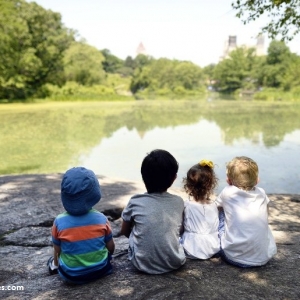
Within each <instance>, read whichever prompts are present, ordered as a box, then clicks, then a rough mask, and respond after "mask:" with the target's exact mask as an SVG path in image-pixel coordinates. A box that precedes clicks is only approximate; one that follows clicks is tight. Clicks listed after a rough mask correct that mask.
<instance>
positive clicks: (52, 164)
mask: <svg viewBox="0 0 300 300" xmlns="http://www.w3.org/2000/svg"><path fill="white" fill-rule="evenodd" d="M0 118H1V119H0V125H1V128H0V134H1V142H0V154H1V158H2V159H1V162H0V174H2V175H3V174H14V173H18V174H20V173H49V172H64V171H65V170H66V169H68V168H70V167H72V166H78V165H82V166H85V167H87V168H90V169H92V170H93V171H94V172H95V173H97V174H99V175H104V176H109V177H113V178H124V179H129V180H141V176H140V165H141V162H142V160H143V158H144V156H145V155H146V153H148V152H150V151H151V150H153V149H157V148H160V149H165V150H168V151H169V152H171V153H172V154H173V155H174V156H175V158H176V159H177V161H178V162H179V172H178V178H177V180H176V181H175V183H174V185H175V186H176V187H181V182H182V178H183V177H184V176H185V174H186V171H187V170H188V168H189V167H191V166H192V165H193V164H195V163H197V162H198V161H200V160H201V159H210V160H212V161H213V162H214V163H215V164H216V168H215V170H216V173H217V175H218V178H219V187H218V191H220V190H221V189H222V188H223V187H224V186H225V185H226V175H225V172H226V171H225V166H226V162H228V161H229V160H231V159H232V158H233V157H234V156H241V155H245V156H249V157H251V158H252V159H254V160H255V161H256V162H257V163H258V165H259V171H260V184H259V185H260V186H261V187H263V188H264V189H265V190H266V191H267V192H268V193H298V194H300V159H299V150H300V104H293V103H281V102H278V103H277V102H276V103H266V102H251V101H225V100H223V101H221V100H220V101H211V102H205V101H137V102H104V103H99V102H92V103H57V104H34V105H33V104H30V105H5V106H1V107H0Z"/></svg>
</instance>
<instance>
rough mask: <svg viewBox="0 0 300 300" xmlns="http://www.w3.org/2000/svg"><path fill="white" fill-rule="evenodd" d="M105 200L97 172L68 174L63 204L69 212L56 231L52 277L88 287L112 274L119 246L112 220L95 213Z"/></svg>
mask: <svg viewBox="0 0 300 300" xmlns="http://www.w3.org/2000/svg"><path fill="white" fill-rule="evenodd" d="M100 199H101V191H100V185H99V181H98V179H97V177H96V176H95V174H94V172H93V171H91V170H88V169H86V168H83V167H77V168H72V169H70V170H68V171H67V172H66V173H65V174H64V176H63V179H62V182H61V200H62V204H63V206H64V208H65V210H66V212H64V213H62V214H59V215H58V216H57V217H56V218H55V220H54V223H53V227H52V242H53V247H54V256H53V257H50V259H49V260H48V263H47V265H48V268H49V273H50V274H51V275H52V274H56V273H58V274H59V275H60V276H61V277H62V279H63V280H64V281H66V282H68V283H75V284H84V283H88V282H91V281H94V280H96V279H98V278H101V277H103V276H105V275H108V274H110V273H111V272H112V266H111V263H110V260H111V255H112V254H113V252H114V249H115V244H114V241H113V238H112V231H111V227H110V224H109V221H108V219H107V218H106V216H104V215H103V214H102V213H101V212H99V211H97V210H95V209H93V206H94V205H96V204H97V203H98V202H99V201H100Z"/></svg>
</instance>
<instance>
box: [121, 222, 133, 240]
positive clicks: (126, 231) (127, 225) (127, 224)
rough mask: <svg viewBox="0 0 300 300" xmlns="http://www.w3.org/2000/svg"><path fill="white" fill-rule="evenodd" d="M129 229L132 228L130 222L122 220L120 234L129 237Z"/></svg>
mask: <svg viewBox="0 0 300 300" xmlns="http://www.w3.org/2000/svg"><path fill="white" fill-rule="evenodd" d="M131 230H132V223H131V222H128V221H124V220H123V222H122V227H121V234H122V235H125V236H126V237H127V238H129V236H130V233H131Z"/></svg>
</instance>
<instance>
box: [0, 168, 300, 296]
mask: <svg viewBox="0 0 300 300" xmlns="http://www.w3.org/2000/svg"><path fill="white" fill-rule="evenodd" d="M60 181H61V174H50V175H24V176H2V177H0V232H1V233H0V238H1V240H0V299H101V300H102V299H104V300H105V299H110V300H111V299H172V300H173V299H300V288H299V275H300V274H299V273H300V272H299V270H300V219H299V216H300V205H299V200H300V196H299V195H269V197H270V199H271V200H272V205H271V207H270V218H269V221H270V224H271V228H272V230H273V233H274V236H275V239H276V243H277V247H278V253H277V255H276V256H275V257H274V258H273V259H272V260H271V261H270V262H269V263H268V264H267V265H266V266H264V267H260V268H251V269H240V268H236V267H232V266H230V265H227V264H226V263H224V262H222V260H221V259H219V258H214V259H210V260H206V261H200V260H187V263H186V264H185V265H184V266H183V267H182V268H181V269H179V270H177V271H174V272H170V273H167V274H163V275H147V274H143V273H141V272H138V271H136V270H135V269H134V268H133V267H132V265H131V264H130V262H129V261H128V260H127V255H126V254H127V248H128V240H127V238H125V237H121V236H120V234H119V231H120V224H121V220H120V214H121V211H122V209H123V208H124V207H125V205H126V204H127V202H128V200H129V198H130V197H131V196H132V195H133V194H135V193H140V192H143V191H144V187H143V185H142V183H141V182H130V181H123V180H112V179H109V178H105V177H99V181H100V184H101V188H102V194H103V199H102V200H101V201H100V203H99V204H97V206H96V208H97V209H99V210H101V211H102V212H104V213H105V214H106V215H108V217H109V219H110V220H111V223H112V228H113V235H114V237H115V242H116V252H115V255H114V259H113V265H114V273H113V274H112V275H110V276H107V277H106V278H103V279H101V280H98V281H96V282H94V283H91V284H87V285H83V286H68V285H66V284H64V283H63V282H62V281H61V280H60V278H59V276H58V275H54V276H49V275H48V270H47V268H46V262H47V260H48V258H49V256H50V255H51V254H52V247H51V240H50V229H51V226H52V222H53V219H54V218H55V216H56V215H57V214H58V213H60V212H61V211H63V207H62V205H61V202H60ZM172 192H175V193H177V194H181V195H182V196H184V194H183V193H182V192H181V191H179V190H173V191H172ZM8 288H13V289H17V288H19V289H20V288H21V289H22V290H8Z"/></svg>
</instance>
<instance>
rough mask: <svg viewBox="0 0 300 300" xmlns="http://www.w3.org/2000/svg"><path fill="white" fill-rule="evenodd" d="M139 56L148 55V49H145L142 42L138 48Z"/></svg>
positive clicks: (137, 53)
mask: <svg viewBox="0 0 300 300" xmlns="http://www.w3.org/2000/svg"><path fill="white" fill-rule="evenodd" d="M139 54H144V55H147V51H146V48H145V47H144V45H143V43H142V42H141V43H140V44H139V45H138V47H137V49H136V55H139Z"/></svg>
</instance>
